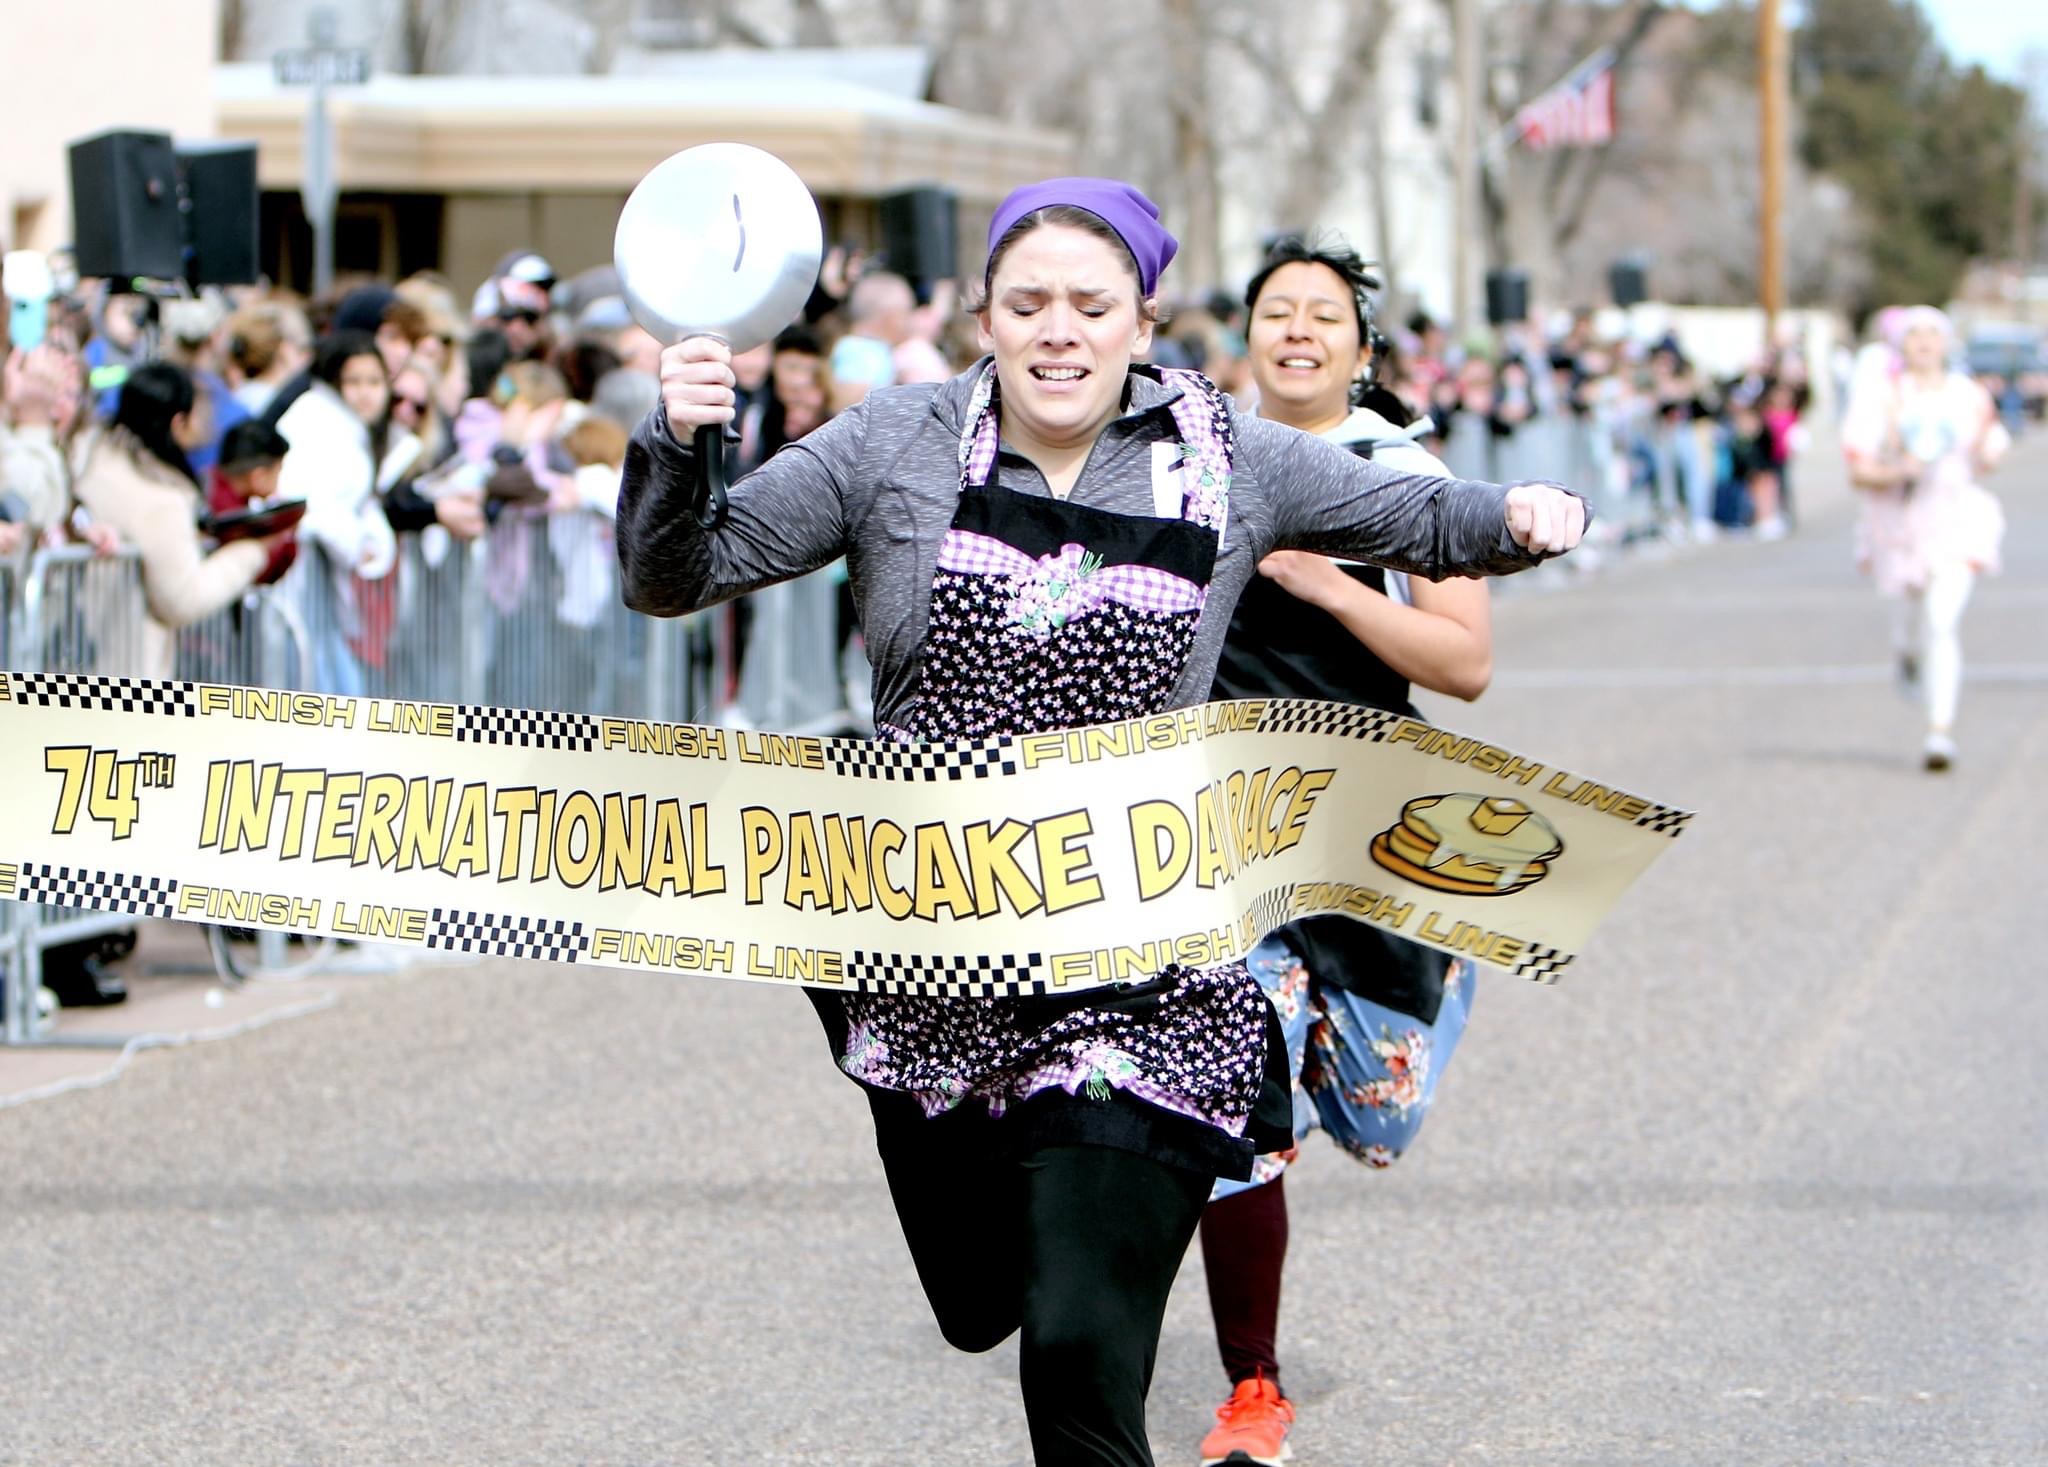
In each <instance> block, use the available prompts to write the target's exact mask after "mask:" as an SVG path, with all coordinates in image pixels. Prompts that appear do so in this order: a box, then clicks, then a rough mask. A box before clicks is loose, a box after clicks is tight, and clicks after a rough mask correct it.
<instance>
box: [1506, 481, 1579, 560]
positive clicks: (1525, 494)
mask: <svg viewBox="0 0 2048 1467" xmlns="http://www.w3.org/2000/svg"><path fill="white" fill-rule="evenodd" d="M1507 520H1508V533H1509V534H1510V535H1512V536H1513V537H1514V540H1515V543H1516V544H1517V545H1519V546H1521V547H1522V548H1523V549H1524V550H1529V551H1533V552H1534V553H1536V554H1537V555H1562V554H1564V553H1565V552H1566V551H1567V550H1571V549H1574V548H1575V547H1576V546H1577V545H1578V543H1579V541H1580V540H1582V539H1583V538H1585V534H1586V504H1585V501H1584V500H1582V499H1580V498H1579V497H1578V495H1576V494H1568V493H1566V492H1565V491H1564V490H1562V489H1560V488H1558V487H1557V486H1556V485H1554V484H1517V485H1515V486H1514V487H1513V488H1512V489H1510V490H1508V507H1507Z"/></svg>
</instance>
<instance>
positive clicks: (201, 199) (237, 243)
mask: <svg viewBox="0 0 2048 1467" xmlns="http://www.w3.org/2000/svg"><path fill="white" fill-rule="evenodd" d="M178 173H179V176H180V179H181V181H182V182H183V184H184V188H185V214H184V221H185V234H184V244H185V249H186V252H187V253H186V258H185V278H186V279H187V280H188V281H190V282H191V283H192V284H194V285H254V284H255V283H256V280H257V277H258V275H259V273H260V272H259V271H258V269H257V261H256V145H255V144H254V143H181V144H179V146H178Z"/></svg>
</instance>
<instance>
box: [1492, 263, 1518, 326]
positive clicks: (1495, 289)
mask: <svg viewBox="0 0 2048 1467" xmlns="http://www.w3.org/2000/svg"><path fill="white" fill-rule="evenodd" d="M1528 319H1529V272H1528V271H1527V270H1489V271H1487V272H1486V324H1487V325H1489V326H1507V325H1510V324H1512V323H1514V322H1518V321H1526V320H1528Z"/></svg>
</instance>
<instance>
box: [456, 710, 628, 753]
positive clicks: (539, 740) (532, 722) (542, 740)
mask: <svg viewBox="0 0 2048 1467" xmlns="http://www.w3.org/2000/svg"><path fill="white" fill-rule="evenodd" d="M455 738H456V741H457V742H458V743H464V744H514V745H517V746H518V747H519V748H522V749H582V750H584V751H585V752H588V751H589V750H591V749H594V748H596V747H597V720H596V719H595V718H593V717H591V715H589V714H588V713H543V712H541V711H539V710H538V709H533V708H487V707H483V706H481V705H479V704H475V703H459V704H457V705H456V708H455Z"/></svg>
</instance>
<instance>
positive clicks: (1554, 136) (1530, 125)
mask: <svg viewBox="0 0 2048 1467" xmlns="http://www.w3.org/2000/svg"><path fill="white" fill-rule="evenodd" d="M1514 132H1515V136H1516V138H1517V139H1518V140H1519V141H1520V142H1521V143H1522V144H1523V145H1524V146H1526V147H1529V148H1531V149H1534V150H1536V151H1538V152H1541V151H1542V150H1543V149H1545V148H1595V147H1598V146H1599V145H1600V144H1602V143H1609V142H1612V141H1614V53H1613V52H1612V51H1608V50H1602V51H1596V52H1594V53H1593V54H1592V55H1591V56H1588V57H1587V58H1586V59H1585V60H1584V61H1582V62H1580V63H1579V64H1578V65H1577V66H1575V67H1574V68H1572V71H1571V74H1570V75H1569V76H1567V77H1566V78H1565V79H1564V80H1563V81H1561V82H1559V83H1558V84H1557V85H1556V86H1554V87H1552V88H1551V89H1550V90H1549V91H1547V92H1545V93H1544V94H1543V95H1542V96H1540V97H1538V98H1536V100H1535V101H1533V102H1530V103H1529V104H1528V105H1527V106H1525V107H1523V108H1522V110H1521V111H1519V112H1517V113H1516V114H1515V123H1514Z"/></svg>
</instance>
